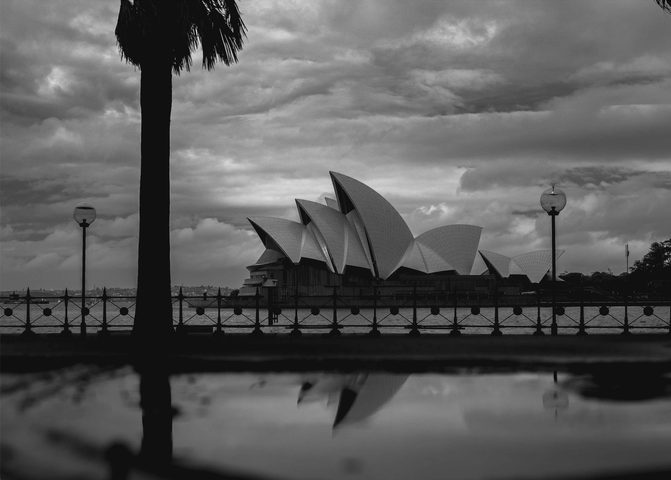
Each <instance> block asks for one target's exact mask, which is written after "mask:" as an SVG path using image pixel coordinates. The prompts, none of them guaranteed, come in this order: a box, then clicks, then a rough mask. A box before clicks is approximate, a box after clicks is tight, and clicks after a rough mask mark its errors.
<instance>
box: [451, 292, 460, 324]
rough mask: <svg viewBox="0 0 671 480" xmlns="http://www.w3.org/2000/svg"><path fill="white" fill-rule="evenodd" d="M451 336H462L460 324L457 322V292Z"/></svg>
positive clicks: (455, 294) (455, 293)
mask: <svg viewBox="0 0 671 480" xmlns="http://www.w3.org/2000/svg"><path fill="white" fill-rule="evenodd" d="M450 335H461V332H460V331H459V322H458V321H457V291H456V290H455V291H454V317H453V318H452V329H451V330H450Z"/></svg>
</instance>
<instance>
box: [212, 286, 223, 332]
mask: <svg viewBox="0 0 671 480" xmlns="http://www.w3.org/2000/svg"><path fill="white" fill-rule="evenodd" d="M214 333H215V335H222V334H223V333H224V329H223V327H222V325H221V287H219V290H217V328H216V329H215V330H214Z"/></svg>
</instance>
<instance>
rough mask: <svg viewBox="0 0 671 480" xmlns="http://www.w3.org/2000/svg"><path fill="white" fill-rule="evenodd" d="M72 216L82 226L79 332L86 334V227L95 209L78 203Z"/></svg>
mask: <svg viewBox="0 0 671 480" xmlns="http://www.w3.org/2000/svg"><path fill="white" fill-rule="evenodd" d="M72 218H74V219H75V222H77V224H78V225H79V226H80V227H82V310H81V314H82V323H81V334H82V335H86V228H87V227H90V226H91V224H92V223H93V222H94V221H95V219H96V209H95V208H93V207H92V206H91V205H79V206H77V207H75V211H74V212H73V213H72Z"/></svg>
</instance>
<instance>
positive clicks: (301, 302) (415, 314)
mask: <svg viewBox="0 0 671 480" xmlns="http://www.w3.org/2000/svg"><path fill="white" fill-rule="evenodd" d="M383 292H384V289H380V288H374V289H373V288H372V289H369V291H368V292H361V291H360V292H359V294H357V295H351V294H350V295H345V294H342V293H341V292H340V290H339V288H338V287H333V288H332V294H331V295H328V296H327V295H322V296H314V295H311V296H308V295H299V294H298V293H296V294H295V295H294V296H293V297H291V296H288V295H283V296H281V297H279V296H277V295H273V292H272V291H266V292H260V291H257V293H256V295H254V296H251V297H228V296H224V295H221V292H219V293H218V294H217V295H210V296H207V295H204V296H188V295H183V294H182V293H181V291H180V293H179V294H178V295H175V296H173V297H172V304H173V323H174V326H175V329H176V331H177V332H183V333H188V332H191V333H195V332H207V333H223V332H224V331H227V332H230V331H239V332H244V331H247V332H250V333H256V334H261V333H264V332H273V333H282V332H287V333H290V334H295V335H298V334H301V333H303V332H307V331H323V332H327V333H330V334H333V335H337V334H339V333H340V332H341V331H343V330H344V331H347V332H352V333H363V332H367V333H370V334H372V335H379V334H381V333H383V332H385V333H392V332H403V331H406V332H408V333H409V334H414V335H417V334H419V333H420V332H427V333H437V332H449V333H450V334H452V335H458V334H460V333H462V332H463V333H490V334H492V335H500V334H502V333H503V332H504V331H511V332H516V333H532V334H537V335H542V334H545V333H550V332H552V331H554V330H555V326H556V330H557V331H559V332H560V333H577V334H587V332H588V331H599V332H604V333H615V332H620V333H630V332H632V331H641V332H643V331H648V332H657V333H661V332H667V333H669V334H671V300H655V301H653V300H645V301H639V300H637V301H630V300H628V299H626V298H624V299H621V300H610V301H599V302H594V301H582V300H578V301H558V302H556V303H554V304H553V303H552V301H551V300H550V299H548V298H546V297H545V296H543V295H541V294H536V295H529V296H527V295H523V296H516V297H498V296H497V295H494V296H491V297H489V296H478V297H472V296H468V295H464V294H459V293H455V292H445V291H435V292H431V291H426V290H424V291H418V290H417V289H411V290H410V291H409V292H405V293H404V294H402V295H399V294H398V292H397V291H396V292H394V294H389V295H385V294H383ZM262 293H264V294H263V295H262ZM347 293H351V292H347ZM0 308H1V309H2V317H0V332H10V333H11V332H13V333H24V334H31V333H35V332H38V331H41V332H47V333H56V332H60V333H63V334H69V333H71V332H72V330H73V329H74V330H76V331H78V333H80V334H86V333H87V331H88V332H91V331H97V332H98V333H103V334H104V333H110V332H113V331H123V330H130V329H132V327H133V321H134V316H135V297H133V296H112V295H107V293H106V291H105V290H104V291H103V294H102V295H99V296H87V297H86V303H85V305H82V299H81V297H79V296H76V297H75V296H71V295H69V294H68V293H67V291H66V292H65V294H64V295H60V296H53V297H39V298H37V297H34V296H31V294H30V290H28V291H26V293H25V294H24V295H12V296H10V297H0Z"/></svg>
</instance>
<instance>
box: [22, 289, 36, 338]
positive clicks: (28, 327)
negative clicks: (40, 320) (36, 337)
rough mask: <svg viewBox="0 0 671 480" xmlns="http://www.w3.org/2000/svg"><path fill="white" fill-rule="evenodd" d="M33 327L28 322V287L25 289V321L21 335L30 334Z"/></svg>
mask: <svg viewBox="0 0 671 480" xmlns="http://www.w3.org/2000/svg"><path fill="white" fill-rule="evenodd" d="M34 333H35V332H33V327H32V325H31V324H30V288H28V289H27V290H26V322H25V324H24V328H23V335H32V334H34Z"/></svg>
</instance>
